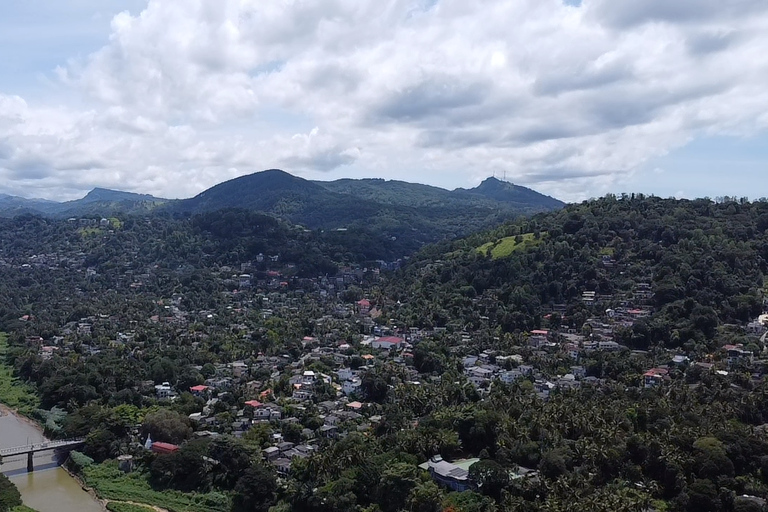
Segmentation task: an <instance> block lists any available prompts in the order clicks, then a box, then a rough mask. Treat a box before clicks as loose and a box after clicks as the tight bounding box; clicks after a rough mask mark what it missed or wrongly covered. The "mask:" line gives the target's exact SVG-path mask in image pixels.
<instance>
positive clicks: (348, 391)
mask: <svg viewBox="0 0 768 512" xmlns="http://www.w3.org/2000/svg"><path fill="white" fill-rule="evenodd" d="M362 384H363V381H362V380H360V379H359V378H357V377H355V378H353V379H350V380H345V381H344V382H343V383H342V385H341V391H342V393H344V394H345V395H347V396H349V395H354V394H357V393H359V392H360V386H362Z"/></svg>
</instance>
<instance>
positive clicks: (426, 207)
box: [0, 169, 565, 255]
mask: <svg viewBox="0 0 768 512" xmlns="http://www.w3.org/2000/svg"><path fill="white" fill-rule="evenodd" d="M489 180H490V181H489ZM564 204H565V203H563V202H561V201H558V200H557V199H554V198H552V197H549V196H545V195H543V194H540V193H539V192H536V191H535V190H532V189H528V188H526V187H521V186H518V185H512V184H509V183H506V182H502V181H499V180H495V179H493V178H489V179H488V180H485V181H484V182H483V183H481V184H480V185H478V187H475V188H472V189H456V190H446V189H443V188H440V187H434V186H431V185H424V184H418V183H409V182H405V181H399V180H384V179H361V180H356V179H349V178H347V179H341V180H334V181H310V180H307V179H304V178H301V177H299V176H294V175H292V174H290V173H287V172H285V171H282V170H280V169H268V170H265V171H261V172H256V173H252V174H248V175H245V176H240V177H237V178H233V179H230V180H227V181H224V182H221V183H218V184H216V185H214V186H212V187H210V188H208V189H206V190H204V191H203V192H200V193H199V194H197V195H195V196H193V197H190V198H187V199H173V200H170V199H162V198H157V197H154V196H151V195H148V194H136V193H133V192H123V191H119V190H111V189H105V188H95V189H93V190H91V191H90V192H89V193H88V194H86V196H85V197H83V198H81V199H76V200H74V201H67V202H63V203H57V202H45V203H42V202H39V201H35V200H27V199H23V198H13V197H12V198H2V197H0V216H6V217H7V216H15V215H20V214H37V215H43V216H49V217H77V216H84V215H90V216H97V215H98V216H105V217H106V216H114V215H120V214H139V215H150V214H155V213H160V214H166V215H172V216H187V215H196V214H201V213H207V212H213V211H218V210H224V209H231V208H237V209H244V210H251V211H255V212H260V213H266V214H269V215H272V216H274V217H278V218H281V219H284V220H286V221H288V222H291V223H293V224H298V225H301V226H305V227H308V228H311V229H321V230H326V229H329V230H352V231H355V232H358V233H360V232H362V233H365V234H366V235H365V236H366V237H369V243H376V244H385V245H387V246H391V247H392V251H391V253H392V254H393V255H407V254H411V253H412V252H414V251H415V250H418V249H419V248H420V247H421V246H423V245H424V244H426V243H432V242H436V241H439V240H444V239H451V238H454V237H457V236H461V235H465V234H467V233H470V232H472V231H475V230H478V229H487V228H490V227H493V226H495V225H498V224H500V223H501V222H504V221H506V220H510V219H512V218H514V217H516V216H518V215H532V214H535V213H540V212H545V211H550V210H554V209H559V208H561V207H562V206H563V205H564Z"/></svg>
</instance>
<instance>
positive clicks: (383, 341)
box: [371, 336, 405, 350]
mask: <svg viewBox="0 0 768 512" xmlns="http://www.w3.org/2000/svg"><path fill="white" fill-rule="evenodd" d="M404 344H405V340H404V339H403V338H398V337H397V336H383V337H381V338H377V339H375V340H373V341H372V342H371V347H372V348H378V349H384V350H391V349H393V348H394V349H398V348H400V347H402V346H403V345H404Z"/></svg>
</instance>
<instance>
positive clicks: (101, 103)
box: [0, 0, 768, 201]
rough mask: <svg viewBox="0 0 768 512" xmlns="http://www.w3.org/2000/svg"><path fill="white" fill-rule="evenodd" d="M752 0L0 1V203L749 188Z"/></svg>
mask: <svg viewBox="0 0 768 512" xmlns="http://www.w3.org/2000/svg"><path fill="white" fill-rule="evenodd" d="M767 83H768V2H765V0H732V1H728V2H723V1H722V0H675V1H674V2H671V1H669V0H622V1H616V0H583V1H578V0H567V1H564V0H477V1H474V2H467V1H466V0H216V1H213V0H208V1H203V0H184V1H183V2H179V1H178V0H176V1H171V0H119V1H118V0H68V1H67V2H61V1H60V0H5V2H4V3H3V14H2V16H0V193H7V194H13V195H20V196H24V197H41V198H46V199H54V200H68V199H74V198H78V197H82V196H83V195H84V194H85V193H86V192H87V191H88V190H90V189H92V188H94V187H106V188H113V189H119V190H126V191H133V192H140V193H150V194H154V195H156V196H160V197H168V198H180V197H190V196H192V195H195V194H197V193H199V192H201V191H202V190H204V189H206V188H208V187H210V186H212V185H214V184H216V183H219V182H221V181H225V180H227V179H231V178H234V177H237V176H241V175H245V174H250V173H252V172H256V171H260V170H264V169H270V168H280V169H283V170H286V171H288V172H290V173H292V174H295V175H298V176H302V177H305V178H308V179H320V180H330V179H337V178H344V177H351V178H373V177H375V178H386V179H399V180H406V181H413V182H419V183H427V184H431V185H436V186H440V187H444V188H449V189H452V188H456V187H465V188H467V187H472V186H475V185H477V184H478V183H479V182H480V181H481V180H483V179H484V178H486V177H488V176H491V175H494V174H495V175H496V176H506V178H507V180H508V181H511V182H514V183H517V184H520V185H525V186H528V187H531V188H534V189H536V190H539V191H541V192H544V193H547V194H550V195H553V196H555V197H558V198H560V199H563V200H566V201H579V200H583V199H586V198H590V197H598V196H602V195H604V194H606V193H621V192H644V193H648V194H655V195H658V196H662V197H671V196H676V197H705V196H709V197H712V198H714V197H718V196H723V195H729V196H738V197H743V196H746V197H750V198H753V199H756V198H759V197H763V196H768V191H766V189H768V186H766V185H767V184H768V172H767V171H768V87H766V86H765V84H767Z"/></svg>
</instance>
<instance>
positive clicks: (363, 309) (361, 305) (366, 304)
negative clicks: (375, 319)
mask: <svg viewBox="0 0 768 512" xmlns="http://www.w3.org/2000/svg"><path fill="white" fill-rule="evenodd" d="M357 308H358V309H359V311H360V314H361V315H367V314H368V313H369V312H370V311H371V302H370V301H369V300H368V299H362V300H359V301H357Z"/></svg>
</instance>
